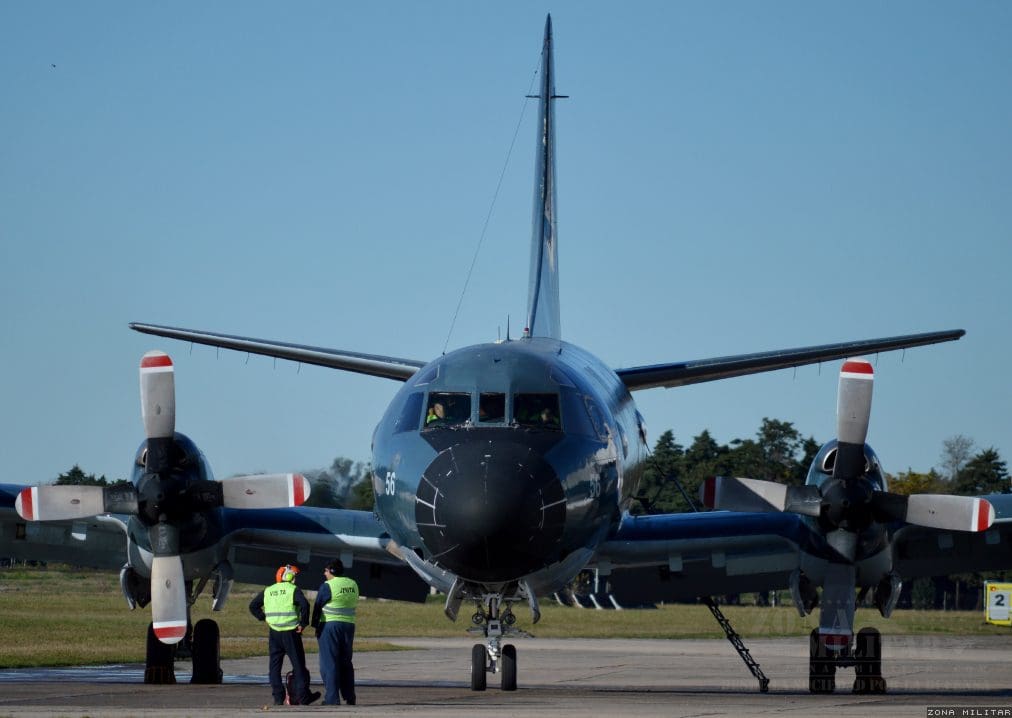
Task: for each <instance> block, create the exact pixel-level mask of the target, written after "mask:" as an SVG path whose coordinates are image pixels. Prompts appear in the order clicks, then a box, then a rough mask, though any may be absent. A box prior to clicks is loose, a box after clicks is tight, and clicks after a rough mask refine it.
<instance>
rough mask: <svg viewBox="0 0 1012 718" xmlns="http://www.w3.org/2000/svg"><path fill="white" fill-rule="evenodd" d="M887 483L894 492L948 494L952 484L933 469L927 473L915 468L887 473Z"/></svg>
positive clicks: (905, 493) (906, 494) (904, 493)
mask: <svg viewBox="0 0 1012 718" xmlns="http://www.w3.org/2000/svg"><path fill="white" fill-rule="evenodd" d="M886 484H887V485H888V487H889V491H891V492H892V493H894V494H903V495H905V496H910V495H911V494H947V493H949V490H950V488H951V487H950V486H949V485H948V484H947V483H946V482H945V480H944V479H943V478H942V477H941V475H940V474H939V473H938V472H937V471H935V470H934V469H932V470H931V471H929V472H928V473H926V474H921V473H918V472H916V471H914V470H913V469H907V470H906V471H901V472H900V473H898V474H896V475H895V476H894V475H892V474H886Z"/></svg>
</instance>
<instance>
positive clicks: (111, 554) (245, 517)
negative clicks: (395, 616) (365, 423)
mask: <svg viewBox="0 0 1012 718" xmlns="http://www.w3.org/2000/svg"><path fill="white" fill-rule="evenodd" d="M23 488H25V487H24V486H21V485H13V484H0V559H8V560H18V561H44V562H51V563H67V564H71V565H73V566H84V567H88V568H98V569H115V570H119V569H120V568H122V567H123V565H124V564H125V563H126V562H127V552H126V546H127V531H128V525H127V521H128V520H129V518H130V517H128V516H119V515H115V514H103V515H100V516H93V517H90V518H87V519H82V520H75V521H45V522H37V521H25V520H24V519H22V518H21V517H20V516H18V514H17V512H16V511H15V510H14V500H15V498H17V495H18V493H19V492H20V491H21V489H23ZM221 520H222V523H223V526H222V529H223V536H222V539H221V543H220V544H219V545H218V546H217V547H216V549H217V551H218V553H219V557H220V558H222V559H227V560H228V562H229V563H230V564H231V565H232V569H233V572H234V578H235V580H237V581H240V582H242V583H255V584H264V585H266V584H269V583H272V582H273V581H274V574H275V572H276V571H277V569H278V566H283V565H285V564H287V563H296V564H298V565H299V567H300V568H301V570H302V572H303V575H304V578H303V579H300V581H299V583H300V584H303V585H304V586H305V587H306V588H314V589H315V588H316V586H318V585H319V583H322V582H323V567H324V565H326V564H327V563H328V562H330V561H331V560H333V559H335V558H340V559H341V560H342V561H343V562H344V564H345V567H346V573H347V575H349V576H351V577H352V578H354V579H355V580H356V581H358V583H359V587H360V590H361V592H362V595H363V596H370V597H373V598H391V599H396V600H401V601H416V602H422V601H425V598H426V596H428V594H429V586H428V584H426V583H425V582H424V581H422V580H421V579H420V578H418V576H417V575H416V574H415V572H414V571H412V570H411V569H410V568H408V566H407V565H406V564H405V563H404V562H403V561H402V560H401V559H400V558H399V557H398V555H397V549H396V547H394V546H392V545H391V541H390V538H389V537H388V536H387V535H386V532H385V531H384V529H383V527H382V525H381V524H380V523H379V521H377V519H376V517H375V515H373V513H372V512H370V511H351V510H346V509H322V508H307V507H299V508H291V509H246V510H238V509H223V510H222V514H221ZM198 560H200V559H198ZM209 568H210V566H209Z"/></svg>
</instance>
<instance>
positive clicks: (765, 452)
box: [755, 417, 801, 484]
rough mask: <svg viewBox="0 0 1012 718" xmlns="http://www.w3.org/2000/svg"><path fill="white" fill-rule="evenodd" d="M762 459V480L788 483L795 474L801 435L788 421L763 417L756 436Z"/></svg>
mask: <svg viewBox="0 0 1012 718" xmlns="http://www.w3.org/2000/svg"><path fill="white" fill-rule="evenodd" d="M756 438H757V439H758V445H759V449H760V450H761V451H762V457H763V472H764V475H763V476H755V478H763V479H767V480H769V481H778V482H780V483H784V484H786V483H790V482H791V480H792V479H793V478H794V477H795V475H796V474H797V471H796V469H797V463H798V462H797V454H798V451H800V450H801V434H799V433H798V430H797V429H795V428H794V424H792V423H791V422H789V421H780V420H779V419H770V418H769V417H763V421H762V424H761V425H760V426H759V431H758V432H757V434H756Z"/></svg>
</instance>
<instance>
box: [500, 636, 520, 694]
mask: <svg viewBox="0 0 1012 718" xmlns="http://www.w3.org/2000/svg"><path fill="white" fill-rule="evenodd" d="M501 666H502V689H503V690H504V691H515V690H516V689H517V647H516V646H514V645H513V644H512V643H507V644H506V645H505V646H503V647H502V660H501Z"/></svg>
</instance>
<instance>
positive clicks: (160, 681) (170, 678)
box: [144, 623, 176, 685]
mask: <svg viewBox="0 0 1012 718" xmlns="http://www.w3.org/2000/svg"><path fill="white" fill-rule="evenodd" d="M175 648H176V647H175V646H170V645H167V644H165V643H162V642H161V641H159V640H158V638H157V637H156V636H155V627H154V625H153V624H150V623H149V624H148V639H147V646H146V651H145V657H144V682H145V683H147V684H151V685H168V684H172V683H175V682H176V671H175Z"/></svg>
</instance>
